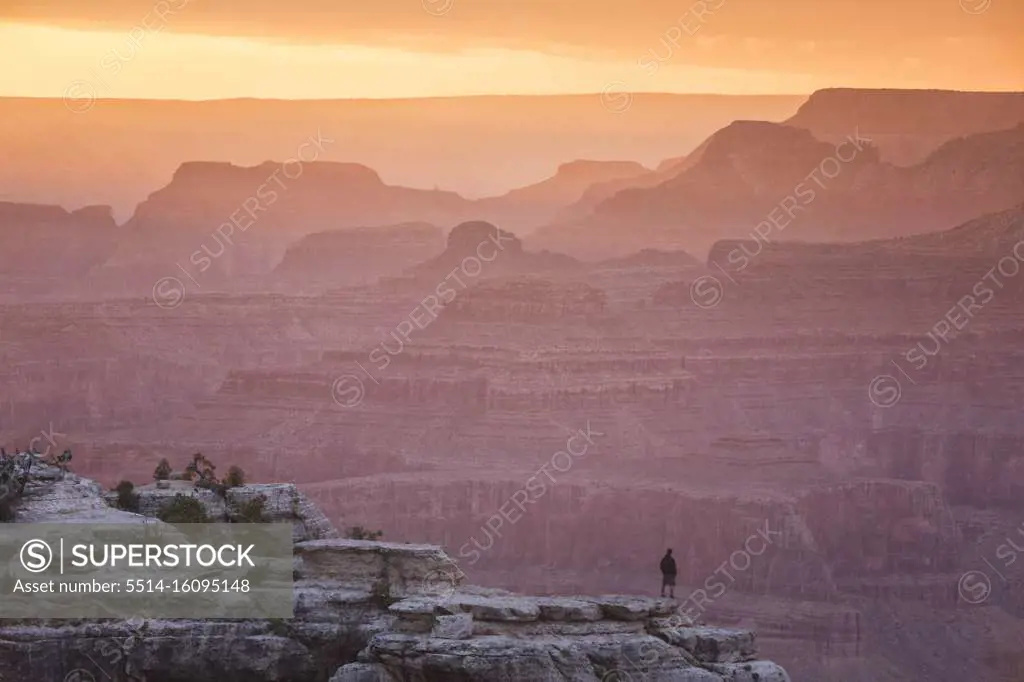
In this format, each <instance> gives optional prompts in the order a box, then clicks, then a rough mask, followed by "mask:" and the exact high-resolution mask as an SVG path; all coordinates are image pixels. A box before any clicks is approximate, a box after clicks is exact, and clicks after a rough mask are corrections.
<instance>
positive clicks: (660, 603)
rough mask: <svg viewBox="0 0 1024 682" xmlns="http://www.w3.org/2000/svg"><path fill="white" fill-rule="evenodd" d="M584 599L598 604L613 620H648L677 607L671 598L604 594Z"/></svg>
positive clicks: (666, 613)
mask: <svg viewBox="0 0 1024 682" xmlns="http://www.w3.org/2000/svg"><path fill="white" fill-rule="evenodd" d="M583 599H585V600H587V601H591V602H593V603H595V604H597V606H598V607H599V608H600V609H601V612H602V613H603V614H604V616H605V617H606V618H611V619H613V620H646V619H647V618H649V617H652V616H667V615H669V614H670V613H673V612H674V611H675V610H676V608H677V604H676V603H675V602H673V601H671V600H668V599H653V598H651V597H636V596H629V595H603V596H600V597H584V598H583Z"/></svg>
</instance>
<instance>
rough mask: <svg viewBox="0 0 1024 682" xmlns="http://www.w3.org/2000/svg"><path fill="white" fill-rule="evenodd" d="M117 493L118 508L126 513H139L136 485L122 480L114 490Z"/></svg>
mask: <svg viewBox="0 0 1024 682" xmlns="http://www.w3.org/2000/svg"><path fill="white" fill-rule="evenodd" d="M114 491H115V492H117V508H118V509H123V510H124V511H130V512H138V511H139V496H138V495H136V494H135V484H134V483H132V482H131V481H125V480H122V481H121V482H120V483H118V484H117V486H116V487H115V488H114Z"/></svg>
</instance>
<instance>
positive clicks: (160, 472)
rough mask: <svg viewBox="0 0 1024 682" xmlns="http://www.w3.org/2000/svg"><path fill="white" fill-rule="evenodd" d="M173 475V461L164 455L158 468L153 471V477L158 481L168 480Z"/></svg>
mask: <svg viewBox="0 0 1024 682" xmlns="http://www.w3.org/2000/svg"><path fill="white" fill-rule="evenodd" d="M170 477H171V463H170V462H168V461H167V458H166V457H164V458H163V459H161V460H160V463H159V464H157V465H156V469H155V470H154V471H153V478H154V479H156V480H157V481H166V480H167V479H168V478H170Z"/></svg>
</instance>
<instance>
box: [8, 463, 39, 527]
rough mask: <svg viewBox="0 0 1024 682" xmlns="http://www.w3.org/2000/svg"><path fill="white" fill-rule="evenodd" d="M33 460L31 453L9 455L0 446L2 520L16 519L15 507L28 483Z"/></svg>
mask: <svg viewBox="0 0 1024 682" xmlns="http://www.w3.org/2000/svg"><path fill="white" fill-rule="evenodd" d="M32 461H33V460H32V456H31V455H27V454H24V453H15V454H13V455H8V454H7V451H6V450H3V449H2V448H0V522H4V523H6V522H10V521H13V520H14V516H15V512H14V508H15V507H16V506H17V504H18V500H20V499H21V494H22V491H24V489H25V484H26V483H28V478H29V471H30V470H31V469H32Z"/></svg>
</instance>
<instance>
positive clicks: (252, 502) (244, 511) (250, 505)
mask: <svg viewBox="0 0 1024 682" xmlns="http://www.w3.org/2000/svg"><path fill="white" fill-rule="evenodd" d="M266 506H267V498H266V497H264V496H263V495H258V496H256V497H253V498H251V499H249V500H246V501H245V502H243V503H242V504H241V505H240V506H239V507H238V523H269V521H267V519H266V518H265V517H264V516H263V510H264V508H266Z"/></svg>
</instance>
